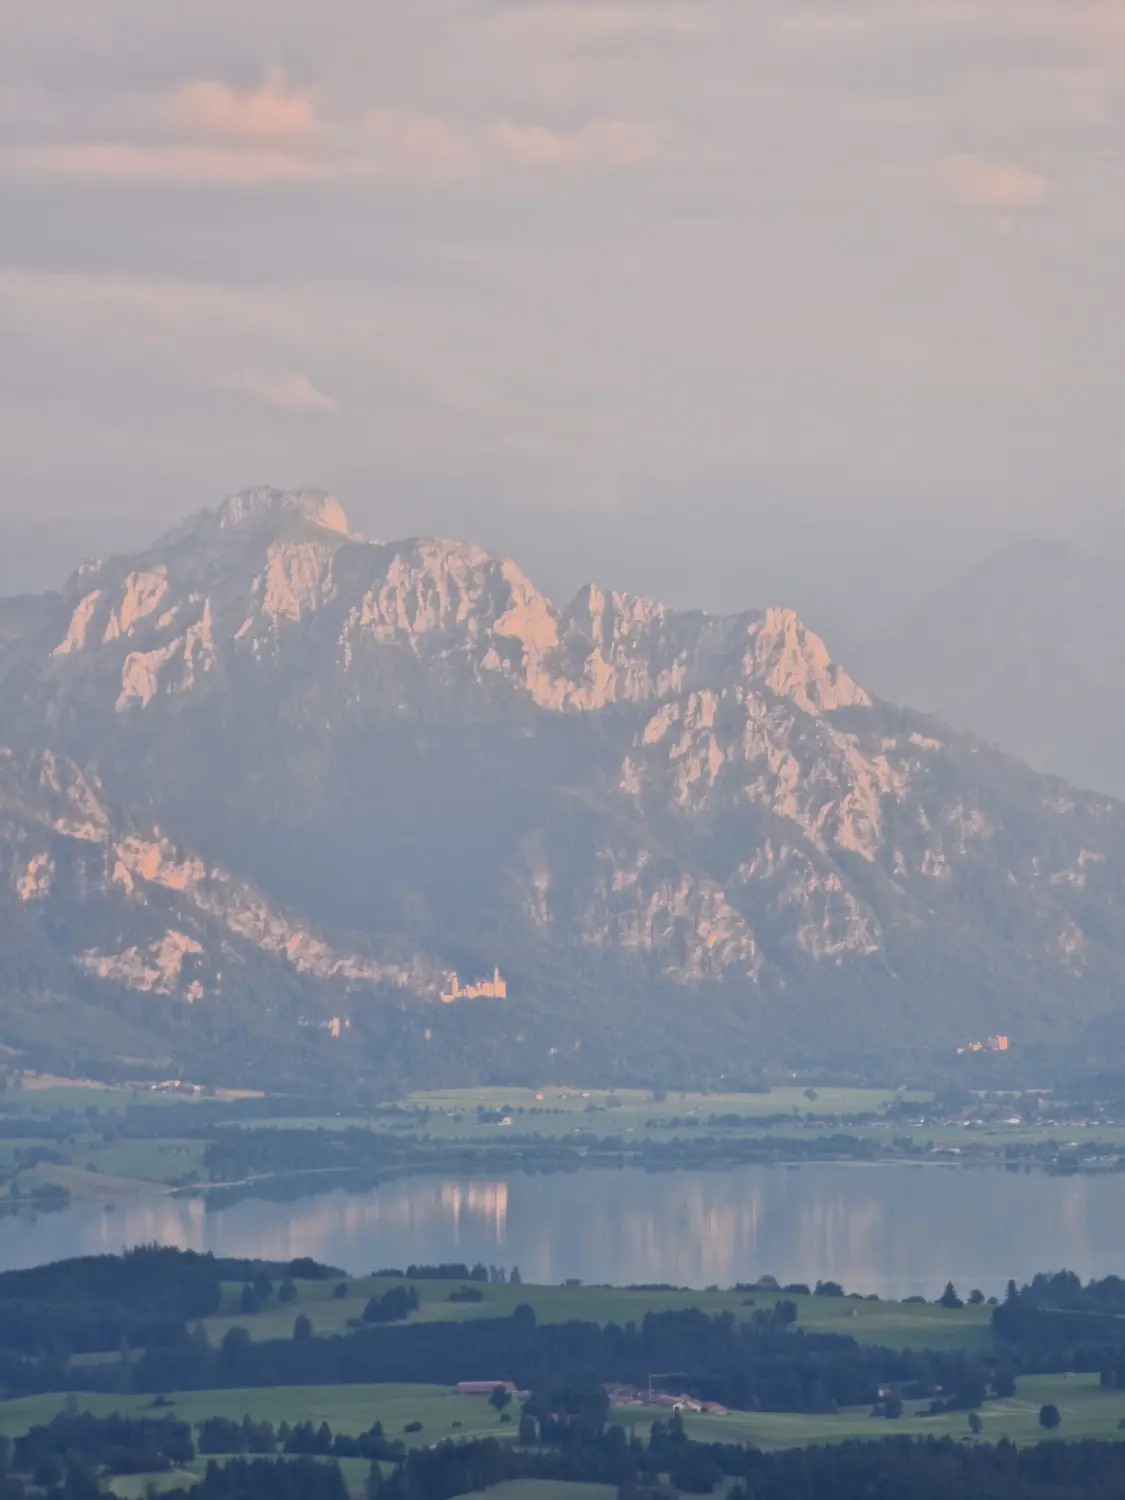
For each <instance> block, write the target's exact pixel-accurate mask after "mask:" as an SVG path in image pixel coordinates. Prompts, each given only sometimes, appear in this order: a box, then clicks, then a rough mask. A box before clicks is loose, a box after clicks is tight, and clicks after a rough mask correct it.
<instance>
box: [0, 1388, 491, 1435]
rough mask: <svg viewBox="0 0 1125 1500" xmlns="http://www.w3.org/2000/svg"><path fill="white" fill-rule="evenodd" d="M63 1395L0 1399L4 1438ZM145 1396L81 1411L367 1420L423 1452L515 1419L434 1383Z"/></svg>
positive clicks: (187, 1418) (350, 1426)
mask: <svg viewBox="0 0 1125 1500" xmlns="http://www.w3.org/2000/svg"><path fill="white" fill-rule="evenodd" d="M67 1399H68V1398H67V1397H66V1396H65V1395H58V1394H52V1395H46V1396H21V1397H19V1398H18V1399H17V1400H15V1401H3V1402H0V1433H3V1434H6V1435H7V1436H9V1437H14V1436H17V1435H18V1434H19V1433H21V1432H26V1431H27V1430H28V1428H30V1427H34V1426H36V1425H37V1424H38V1423H41V1422H49V1421H50V1420H51V1418H52V1417H54V1416H57V1414H58V1413H59V1412H60V1411H62V1410H63V1408H64V1406H65V1405H66V1403H67ZM154 1399H155V1398H154V1397H153V1396H151V1395H140V1396H127V1395H102V1394H96V1393H80V1394H79V1395H78V1396H77V1401H78V1404H79V1407H80V1409H81V1410H83V1411H89V1412H92V1413H93V1414H94V1415H95V1416H98V1417H106V1416H109V1415H110V1414H111V1413H112V1412H118V1413H120V1414H121V1415H122V1416H129V1417H176V1418H178V1419H179V1420H180V1421H182V1422H191V1423H195V1422H201V1421H202V1420H203V1419H204V1418H205V1417H216V1416H221V1417H232V1418H235V1419H236V1420H237V1419H240V1418H242V1417H244V1416H249V1417H251V1418H252V1419H253V1420H254V1421H255V1422H264V1421H269V1422H273V1423H274V1425H275V1426H277V1425H278V1424H279V1423H281V1422H289V1423H290V1424H295V1423H297V1422H312V1423H313V1424H314V1426H316V1425H319V1424H320V1423H321V1422H327V1423H328V1425H329V1427H331V1428H332V1431H333V1432H345V1433H351V1434H354V1433H360V1432H365V1431H366V1430H367V1429H368V1428H369V1427H370V1426H371V1424H372V1423H373V1422H382V1424H383V1429H384V1431H385V1432H386V1434H387V1436H388V1437H390V1438H401V1439H402V1441H403V1442H404V1443H406V1445H407V1446H408V1447H419V1448H420V1447H426V1446H427V1445H428V1444H430V1443H437V1442H440V1441H441V1439H442V1438H446V1437H466V1438H476V1437H498V1438H511V1437H513V1436H514V1435H515V1431H516V1424H515V1422H514V1421H513V1422H501V1420H500V1418H499V1416H498V1415H497V1413H496V1412H495V1411H494V1410H493V1408H492V1407H491V1406H490V1405H489V1403H488V1401H487V1400H484V1399H482V1398H481V1397H477V1396H455V1395H452V1394H451V1393H450V1390H449V1387H448V1386H436V1385H433V1386H431V1385H320V1386H311V1385H310V1386H256V1387H254V1388H252V1389H250V1390H229V1391H228V1390H221V1391H184V1392H181V1393H179V1394H175V1395H173V1396H171V1397H170V1398H169V1400H170V1404H169V1405H166V1406H159V1407H154V1406H153V1404H152V1403H153V1400H154ZM411 1422H421V1423H422V1430H421V1431H420V1432H414V1433H408V1432H404V1431H403V1429H404V1428H405V1427H406V1425H407V1424H408V1423H411Z"/></svg>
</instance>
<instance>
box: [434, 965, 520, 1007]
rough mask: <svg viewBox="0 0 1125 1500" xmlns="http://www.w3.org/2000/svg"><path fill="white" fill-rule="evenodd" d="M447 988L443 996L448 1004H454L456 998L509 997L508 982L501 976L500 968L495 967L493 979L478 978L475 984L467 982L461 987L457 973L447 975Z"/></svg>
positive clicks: (493, 998)
mask: <svg viewBox="0 0 1125 1500" xmlns="http://www.w3.org/2000/svg"><path fill="white" fill-rule="evenodd" d="M446 983H447V985H448V988H447V989H444V990H442V992H441V998H442V999H443V1000H444V1001H445V1003H446V1005H452V1004H453V1002H454V1001H455V1000H479V999H486V1000H506V999H507V998H508V982H507V980H506V979H501V978H500V970H499V969H493V971H492V978H491V979H478V980H477V982H476V983H475V984H467V985H466V986H465V988H464V989H462V988H461V985H460V982H459V981H458V979H457V975H456V974H449V975H447V976H446Z"/></svg>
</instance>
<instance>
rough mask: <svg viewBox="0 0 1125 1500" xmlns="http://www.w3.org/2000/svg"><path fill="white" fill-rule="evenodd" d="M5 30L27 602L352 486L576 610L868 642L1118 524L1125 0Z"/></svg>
mask: <svg viewBox="0 0 1125 1500" xmlns="http://www.w3.org/2000/svg"><path fill="white" fill-rule="evenodd" d="M0 31H2V43H0V481H2V483H0V544H2V545H0V588H3V589H5V590H12V589H16V588H18V587H19V586H20V585H21V583H22V584H25V585H26V586H28V587H39V586H43V585H45V584H47V583H50V582H58V581H61V578H62V576H64V575H65V572H66V571H67V570H68V568H69V566H70V564H71V563H72V562H73V561H74V560H76V557H77V556H78V555H81V554H82V553H85V552H88V551H90V550H92V549H97V550H99V551H106V550H111V549H113V548H118V549H119V548H122V547H130V546H136V545H139V544H140V543H142V542H143V541H145V540H147V539H149V538H150V537H151V536H153V535H155V534H156V533H157V532H158V531H160V530H161V529H163V528H164V527H165V526H167V525H168V524H170V523H171V522H172V521H174V520H176V519H177V518H178V517H179V516H180V515H181V514H183V513H185V512H187V511H189V510H193V509H197V508H198V507H200V506H201V505H204V504H210V503H214V502H215V501H217V500H218V499H220V498H221V497H222V495H223V494H225V493H227V492H228V491H230V490H232V489H236V488H240V487H241V486H243V485H245V484H250V483H257V482H273V483H278V484H320V485H323V486H325V487H328V488H331V489H333V490H335V491H336V492H337V493H338V494H339V495H340V497H341V499H342V500H343V501H344V503H345V506H346V508H347V510H348V512H349V515H350V516H351V518H352V522H353V525H355V526H357V527H360V528H362V529H363V530H365V531H367V532H369V533H371V534H378V535H398V534H404V533H410V532H415V531H420V530H439V531H444V532H453V533H460V534H467V535H471V536H472V537H473V538H474V539H476V540H480V541H482V542H484V543H486V544H489V545H496V546H500V547H503V548H505V549H507V550H510V551H514V552H515V553H516V554H517V556H519V558H520V559H521V561H523V562H524V564H525V566H527V567H528V569H529V571H531V572H532V573H533V574H534V575H535V576H536V577H537V578H540V579H542V580H543V581H544V582H545V583H546V584H547V585H549V586H557V587H560V588H562V587H567V586H569V585H571V584H572V583H574V582H576V581H577V580H578V579H579V578H581V577H585V576H597V577H599V578H600V579H602V580H603V581H604V582H606V583H609V584H611V585H613V584H619V585H629V586H642V587H647V588H652V589H659V590H661V591H662V592H664V593H665V594H667V595H671V596H673V598H674V601H675V602H698V603H711V604H715V605H723V606H727V605H731V604H734V603H746V604H749V603H761V602H766V600H765V598H764V597H763V596H764V595H767V596H769V597H770V598H779V599H780V598H786V599H791V600H792V601H793V602H794V603H796V604H797V605H798V606H799V607H804V608H806V609H807V610H810V611H811V612H812V613H814V615H815V614H817V613H818V612H819V615H820V617H821V619H822V621H823V622H825V623H827V624H829V625H838V626H839V628H840V629H841V630H844V629H846V628H847V627H848V625H849V619H848V611H849V609H851V610H852V613H853V615H855V610H856V609H859V610H860V613H861V614H862V612H863V609H867V610H870V609H871V608H872V607H874V605H875V604H877V603H878V601H879V600H880V599H882V598H883V596H884V594H885V596H886V598H887V599H888V600H891V601H892V602H893V601H894V600H896V599H897V598H899V597H901V596H904V595H908V594H909V593H910V592H911V591H912V590H913V589H914V588H915V587H916V586H917V583H918V580H919V579H924V578H925V576H926V575H927V572H935V571H936V572H940V571H942V570H943V569H948V568H949V567H952V566H954V565H955V564H956V562H957V560H958V559H959V558H964V559H966V560H967V559H970V558H972V557H975V556H976V555H978V554H979V552H981V551H982V550H984V549H985V548H987V547H989V546H991V545H993V544H995V543H997V542H1002V541H1004V540H1005V539H1006V538H1009V537H1014V536H1018V535H1025V534H1029V533H1047V534H1066V533H1069V532H1072V531H1077V532H1079V533H1089V534H1094V533H1096V532H1097V531H1099V530H1100V529H1102V528H1104V527H1105V526H1108V525H1109V524H1110V523H1111V522H1113V521H1114V519H1115V516H1116V513H1117V510H1118V508H1119V506H1120V503H1121V502H1120V499H1119V495H1120V492H1121V484H1120V475H1121V470H1122V462H1121V460H1122V453H1123V448H1125V419H1123V418H1125V413H1123V411H1122V407H1123V404H1125V402H1123V393H1125V337H1123V334H1125V316H1123V313H1125V273H1123V264H1125V262H1123V248H1125V186H1123V184H1125V0H1105V3H1086V0H641V3H636V4H632V3H599V0H591V3H584V0H561V3H555V0H522V3H504V0H317V3H316V4H312V3H309V0H191V3H190V4H170V3H153V0H97V3H96V4H95V3H92V0H3V3H2V19H0ZM880 589H882V590H883V593H880ZM849 600H850V601H851V602H850V603H849ZM857 601H858V603H857ZM857 618H858V617H857ZM850 623H851V624H854V623H855V621H854V619H853V620H852V621H851V622H850Z"/></svg>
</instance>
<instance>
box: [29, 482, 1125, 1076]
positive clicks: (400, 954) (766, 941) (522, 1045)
mask: <svg viewBox="0 0 1125 1500" xmlns="http://www.w3.org/2000/svg"><path fill="white" fill-rule="evenodd" d="M888 670H889V668H888ZM0 723H2V725H3V731H2V736H0V737H2V738H3V739H4V740H5V741H6V742H7V743H8V745H9V746H10V747H11V748H10V752H9V753H8V754H6V756H5V757H4V759H3V762H2V770H0V858H2V859H3V862H4V868H5V872H6V878H5V879H4V881H3V892H2V895H0V912H2V921H3V929H4V933H5V940H4V946H3V950H2V957H0V963H2V965H3V969H2V971H0V981H2V984H3V1012H2V1015H3V1034H2V1036H0V1040H3V1041H4V1042H5V1043H7V1044H9V1045H14V1046H17V1047H20V1048H23V1049H25V1050H26V1051H27V1053H28V1055H29V1056H34V1057H35V1058H36V1059H38V1060H41V1061H49V1062H53V1063H59V1062H65V1061H70V1062H72V1063H76V1064H79V1063H80V1064H81V1065H82V1066H84V1067H87V1068H90V1067H100V1068H102V1069H103V1070H104V1069H107V1068H115V1069H117V1070H119V1071H121V1070H124V1071H128V1069H129V1068H132V1069H134V1070H135V1069H136V1068H137V1067H145V1068H161V1069H165V1070H174V1071H180V1072H183V1073H190V1074H191V1076H201V1075H204V1074H205V1075H206V1076H208V1077H211V1078H214V1079H215V1080H216V1081H226V1082H232V1081H248V1080H250V1079H252V1078H258V1079H259V1080H263V1079H265V1078H267V1077H269V1078H272V1079H278V1078H291V1077H292V1076H293V1074H294V1072H295V1071H302V1072H303V1073H304V1074H305V1076H312V1074H313V1073H319V1075H320V1076H323V1077H330V1076H332V1075H333V1074H338V1075H340V1076H343V1075H344V1074H347V1075H348V1076H360V1075H361V1074H363V1073H364V1072H368V1073H371V1074H373V1075H375V1076H377V1077H378V1078H379V1079H380V1080H382V1081H383V1082H386V1081H387V1080H389V1079H390V1080H393V1081H394V1082H396V1083H404V1082H405V1083H409V1082H420V1081H423V1080H437V1079H439V1078H440V1079H451V1078H456V1079H458V1080H459V1081H466V1080H467V1079H471V1078H473V1077H486V1076H491V1077H504V1078H507V1079H519V1078H526V1079H529V1080H533V1079H536V1078H542V1077H547V1076H552V1075H554V1076H561V1077H577V1076H582V1077H586V1078H589V1079H593V1080H596V1079H602V1078H604V1079H620V1080H630V1079H631V1080H634V1081H635V1080H646V1081H648V1080H653V1079H669V1080H674V1079H676V1078H683V1077H694V1078H700V1079H702V1078H706V1079H712V1080H717V1079H718V1078H719V1077H720V1076H725V1077H726V1078H727V1079H728V1080H729V1079H738V1078H746V1077H750V1076H752V1075H753V1074H754V1073H755V1072H756V1071H757V1070H758V1069H759V1068H761V1067H763V1066H767V1065H769V1066H776V1065H787V1066H788V1065H792V1066H799V1065H831V1066H837V1067H845V1066H857V1067H859V1066H866V1065H868V1064H871V1063H872V1062H873V1061H874V1062H875V1063H877V1064H878V1065H879V1066H882V1067H890V1066H894V1065H896V1064H897V1063H898V1062H900V1061H901V1062H906V1061H908V1060H910V1059H917V1058H919V1057H927V1058H930V1057H947V1056H952V1054H953V1049H954V1048H955V1047H956V1046H957V1045H962V1044H964V1043H966V1042H968V1041H970V1040H973V1039H975V1038H977V1037H982V1036H987V1035H988V1034H989V1033H995V1032H1003V1033H1008V1034H1011V1035H1012V1037H1013V1039H1014V1040H1015V1041H1016V1043H1017V1045H1019V1046H1021V1047H1024V1048H1026V1049H1028V1050H1029V1051H1031V1052H1033V1053H1034V1052H1035V1051H1036V1050H1037V1049H1039V1050H1042V1051H1047V1050H1051V1051H1053V1052H1055V1053H1057V1052H1058V1051H1059V1049H1062V1048H1068V1049H1078V1050H1081V1049H1082V1048H1083V1047H1086V1046H1092V1045H1096V1044H1097V1043H1098V1042H1100V1041H1102V1040H1104V1038H1105V1037H1107V1036H1110V1035H1114V1034H1116V1032H1115V1028H1116V1027H1117V1025H1118V1018H1119V1015H1120V1013H1121V1005H1120V995H1121V993H1122V984H1123V981H1125V920H1123V916H1122V912H1123V909H1125V908H1123V902H1122V897H1123V895H1125V808H1122V807H1121V806H1119V805H1118V804H1117V803H1116V802H1114V801H1113V800H1112V799H1110V798H1109V797H1107V796H1104V795H1101V794H1093V793H1084V792H1076V791H1074V790H1072V789H1071V788H1070V787H1068V786H1067V785H1065V784H1064V783H1062V782H1060V781H1058V780H1056V779H1054V778H1051V777H1044V776H1040V775H1036V774H1035V773H1033V772H1031V771H1029V770H1028V769H1027V768H1026V767H1024V766H1023V765H1021V764H1019V763H1018V762H1016V761H1013V760H1009V759H1007V758H1005V757H1004V756H1003V755H1001V754H1000V753H998V752H996V751H995V750H993V749H991V748H989V747H988V746H987V745H985V744H982V743H980V742H978V741H975V740H973V739H971V738H968V737H967V736H965V735H962V734H958V733H955V732H953V731H950V730H947V729H945V728H944V727H942V726H941V725H939V724H938V723H936V722H934V721H931V720H928V719H926V718H924V717H923V716H922V715H920V714H918V713H914V712H912V711H910V710H905V709H898V708H893V707H890V706H888V705H887V704H885V703H883V702H880V701H878V700H876V699H874V698H873V697H872V696H871V694H870V693H869V692H868V690H867V688H866V687H865V686H864V685H861V683H860V682H858V681H857V680H855V678H854V677H853V676H852V675H851V674H850V673H849V671H848V670H846V669H845V667H844V666H842V665H840V664H839V663H837V662H835V661H833V660H832V659H831V657H830V655H829V652H828V650H827V649H826V647H825V645H824V643H823V642H822V641H821V640H820V639H819V638H818V637H817V636H815V635H814V634H812V633H811V632H810V631H809V630H808V629H806V628H805V626H804V625H803V624H802V622H801V620H800V619H799V618H797V616H796V615H794V614H793V613H792V612H791V611H789V610H787V609H785V608H783V607H780V606H769V607H765V608H762V609H759V610H753V611H748V612H746V613H743V614H737V615H730V616H708V615H705V614H702V613H699V612H677V611H673V610H669V609H666V608H664V607H662V606H661V605H660V604H658V603H655V602H654V601H652V600H648V599H644V598H638V597H634V596H630V595H622V594H615V593H608V592H604V591H603V590H601V589H599V588H597V587H594V586H589V587H587V588H584V589H583V590H581V591H580V592H579V593H578V595H577V596H576V597H575V599H574V600H573V601H572V602H571V603H570V604H569V605H567V606H566V607H565V608H559V607H558V606H556V605H555V604H553V603H552V602H551V601H550V600H549V599H547V598H546V597H545V596H544V595H542V594H541V593H540V592H539V591H538V590H537V589H536V588H535V587H534V585H533V584H532V583H531V582H530V581H529V580H528V579H527V578H526V577H525V576H524V575H523V574H522V572H521V571H520V570H519V568H518V567H517V566H516V565H515V564H514V563H513V562H511V561H509V560H507V559H504V558H501V557H498V556H495V555H493V554H490V553H488V552H486V551H484V550H482V549H480V548H477V547H474V546H472V545H470V544H467V543H461V542H451V541H439V540H434V539H429V538H411V539H406V540H403V541H399V542H391V543H384V542H378V543H376V542H366V541H363V540H362V539H360V538H358V537H355V536H353V535H352V534H351V533H350V531H349V528H348V522H347V519H346V517H345V515H344V512H343V510H342V509H341V507H340V505H339V504H338V502H336V501H335V500H333V499H332V498H331V497H330V496H327V495H324V494H322V493H320V492H316V491H301V492H296V493H285V492H282V491H277V490H269V489H259V490H250V491H245V492H243V493H242V494H240V495H237V496H232V497H231V498H230V499H228V500H227V501H225V502H224V503H223V505H221V506H220V507H219V508H218V509H217V510H216V511H213V512H204V513H202V514H200V515H198V516H195V517H193V518H191V519H190V520H189V521H187V522H185V523H184V525H183V526H181V527H179V528H177V529H176V530H175V531H173V532H172V533H170V534H169V535H167V536H165V537H164V538H162V539H161V540H160V541H158V542H157V543H156V544H155V545H154V546H153V547H152V548H150V549H149V550H147V551H146V552H144V553H141V554H138V555H136V556H132V557H126V558H115V559H112V560H110V561H108V562H102V563H89V564H84V565H83V566H82V567H81V568H80V569H79V570H78V571H77V572H76V573H75V574H74V576H73V577H72V578H71V580H70V582H69V583H68V584H67V586H66V588H65V590H64V591H63V592H62V593H61V594H60V595H57V596H49V597H46V598H43V599H30V600H16V601H8V602H7V603H5V604H4V605H3V606H0ZM496 969H499V970H500V972H501V974H502V976H503V977H504V979H505V981H506V984H507V996H506V998H504V999H494V998H490V997H488V996H487V995H486V996H481V997H477V998H474V999H462V1000H458V1001H457V1002H456V1003H454V1004H443V1003H442V1001H441V998H440V996H441V993H442V991H443V989H445V990H446V991H447V992H448V987H449V985H450V975H451V974H452V973H454V972H455V973H457V974H458V975H459V977H460V981H461V983H462V985H463V984H465V983H466V982H469V981H473V980H475V979H477V978H478V977H481V976H487V975H491V974H492V973H493V972H494V970H496Z"/></svg>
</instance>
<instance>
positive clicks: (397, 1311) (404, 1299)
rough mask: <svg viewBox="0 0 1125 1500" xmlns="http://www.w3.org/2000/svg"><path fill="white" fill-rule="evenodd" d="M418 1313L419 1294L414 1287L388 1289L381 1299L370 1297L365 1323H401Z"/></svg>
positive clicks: (364, 1311) (365, 1309)
mask: <svg viewBox="0 0 1125 1500" xmlns="http://www.w3.org/2000/svg"><path fill="white" fill-rule="evenodd" d="M417 1311H418V1293H417V1292H416V1291H415V1289H414V1288H413V1287H412V1286H409V1287H408V1286H392V1287H388V1288H387V1290H386V1291H385V1292H384V1293H383V1295H382V1296H381V1297H369V1298H368V1301H367V1305H366V1307H365V1308H364V1309H363V1321H364V1322H365V1323H401V1322H404V1321H405V1320H406V1319H407V1318H408V1317H409V1316H410V1314H411V1313H412V1312H417Z"/></svg>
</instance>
